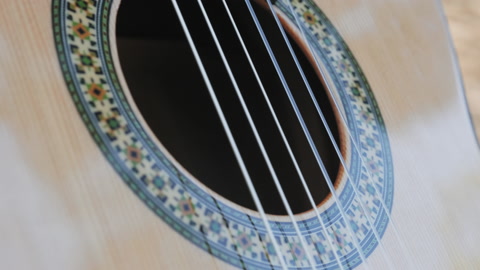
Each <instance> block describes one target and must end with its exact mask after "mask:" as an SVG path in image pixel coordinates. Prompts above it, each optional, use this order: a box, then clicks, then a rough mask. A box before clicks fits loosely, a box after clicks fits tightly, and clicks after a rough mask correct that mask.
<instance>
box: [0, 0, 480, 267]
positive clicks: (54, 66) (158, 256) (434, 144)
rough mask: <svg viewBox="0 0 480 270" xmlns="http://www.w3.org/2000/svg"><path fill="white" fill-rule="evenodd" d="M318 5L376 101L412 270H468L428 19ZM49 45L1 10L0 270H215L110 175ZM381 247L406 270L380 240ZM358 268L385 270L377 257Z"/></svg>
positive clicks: (371, 6) (471, 222) (459, 169)
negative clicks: (390, 157)
mask: <svg viewBox="0 0 480 270" xmlns="http://www.w3.org/2000/svg"><path fill="white" fill-rule="evenodd" d="M317 2H318V3H319V5H320V6H321V7H322V9H324V10H325V12H326V14H327V15H328V16H329V17H330V18H331V19H332V21H333V23H334V24H335V25H336V26H337V27H338V29H339V31H340V33H341V34H342V35H343V36H344V38H345V40H346V41H347V43H348V44H349V46H350V47H351V49H352V51H353V53H354V54H355V55H356V57H357V59H358V61H359V63H360V65H361V66H362V68H363V69H364V71H365V73H366V75H367V77H368V78H369V81H370V83H371V85H372V88H373V89H374V92H375V94H376V96H377V100H378V103H379V106H380V109H381V111H382V113H383V115H384V118H385V124H386V126H387V129H388V131H389V137H390V141H391V146H392V154H393V160H394V167H395V181H396V182H395V184H396V186H395V203H394V208H393V214H392V215H393V220H394V222H395V223H396V225H397V228H398V229H399V233H400V235H401V236H402V239H403V241H404V242H405V244H406V245H407V247H408V249H409V250H410V255H413V257H412V259H411V260H412V261H413V262H414V265H415V266H416V268H418V269H478V268H480V258H479V257H478V254H480V245H478V243H479V242H480V234H478V232H477V231H478V228H479V227H480V220H479V217H478V213H480V197H479V196H478V194H479V193H480V184H479V178H480V171H479V163H480V162H479V161H480V157H479V151H478V148H477V146H476V144H475V139H474V137H473V134H472V132H471V128H470V125H469V121H468V119H467V112H466V109H465V107H464V103H463V96H462V94H461V92H460V83H459V80H458V77H456V76H455V69H454V67H453V58H452V57H450V56H451V55H450V48H449V46H448V45H447V35H446V32H445V31H444V29H443V28H442V27H439V25H441V17H440V16H439V15H438V12H437V9H436V8H437V7H436V6H435V5H434V4H433V1H417V0H410V1H409V0H395V1H385V0H376V1H363V2H359V1H357V0H345V1H317ZM52 41H53V37H52V31H51V24H50V1H47V0H44V1H38V0H21V1H0V149H2V157H1V162H0V171H1V172H2V177H1V184H2V185H1V186H2V188H1V189H0V217H1V219H0V239H1V241H0V269H217V268H221V269H224V268H225V267H227V265H226V264H224V263H222V262H220V261H219V260H216V259H213V258H212V257H210V256H208V254H207V253H206V252H204V251H201V250H200V249H198V248H196V247H194V246H193V245H191V244H190V243H189V242H188V241H186V240H185V239H184V238H183V237H181V236H179V235H177V234H176V233H175V232H173V230H171V229H170V228H169V227H168V226H166V225H165V224H164V223H163V222H162V221H161V220H160V219H159V218H157V217H156V216H155V215H154V214H153V213H151V211H150V210H149V209H147V207H145V206H144V205H143V203H141V202H140V201H139V200H138V199H137V198H136V197H135V196H134V195H133V194H132V192H131V191H130V190H129V189H128V188H127V187H126V186H125V185H124V184H123V183H122V181H121V180H120V179H119V178H118V177H117V175H116V174H115V173H114V171H113V170H112V169H111V168H110V166H109V165H108V163H107V162H106V161H105V159H104V158H103V156H102V155H101V153H100V151H99V150H98V149H97V147H96V146H95V144H94V143H93V141H92V139H91V138H90V136H89V134H88V132H87V131H86V128H85V127H84V125H83V123H82V121H81V120H80V118H79V117H78V115H77V112H76V111H75V108H74V106H73V104H72V101H71V98H70V96H69V95H68V92H67V90H66V89H65V85H64V81H63V78H62V75H61V73H60V70H59V67H58V62H57V58H56V53H55V51H54V46H53V42H52ZM117 64H118V63H117ZM477 89H478V88H477ZM383 243H384V245H385V247H386V251H387V253H388V254H389V256H390V257H391V259H392V260H393V261H394V265H395V266H397V267H398V269H407V264H406V262H407V261H408V259H407V258H406V255H405V254H403V253H402V252H401V251H400V250H399V249H398V239H396V238H395V237H394V235H393V234H392V230H391V227H389V229H388V230H387V232H386V234H385V236H384V239H383ZM369 263H370V267H371V268H372V269H386V268H385V267H386V266H385V259H384V258H383V257H382V256H381V253H380V252H378V251H375V252H374V253H373V255H372V256H371V257H370V258H369Z"/></svg>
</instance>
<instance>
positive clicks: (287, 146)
mask: <svg viewBox="0 0 480 270" xmlns="http://www.w3.org/2000/svg"><path fill="white" fill-rule="evenodd" d="M222 2H223V5H224V7H225V10H226V11H227V14H228V16H229V18H230V21H231V22H232V25H233V28H234V30H235V33H236V35H237V38H238V40H239V41H240V44H241V46H242V49H243V51H244V53H245V55H246V57H247V60H248V62H249V65H250V67H251V69H252V71H253V73H254V76H255V79H256V80H257V83H258V85H259V87H260V90H261V92H262V94H263V97H264V99H265V102H266V103H267V106H268V108H269V110H270V113H271V115H272V116H273V119H274V122H275V124H276V126H277V129H278V131H279V132H280V136H281V138H282V140H283V142H284V144H285V146H286V148H287V152H288V154H289V156H290V159H291V160H292V163H293V165H294V167H295V170H296V172H297V175H298V177H299V178H300V181H301V183H302V185H303V188H304V190H305V192H306V194H307V197H308V200H309V202H310V204H311V206H312V209H313V210H314V212H315V214H316V217H317V219H318V220H319V222H320V226H321V227H322V230H323V231H324V232H325V235H326V238H327V242H328V244H329V247H330V249H331V250H332V252H333V254H334V257H335V260H336V261H337V263H338V265H339V267H340V269H342V270H344V269H345V268H344V267H343V265H342V263H341V261H340V258H339V256H338V253H337V252H335V247H334V245H335V242H334V240H333V238H332V237H331V236H330V234H329V233H328V232H327V230H326V226H325V223H324V222H323V220H322V218H321V215H320V212H319V210H318V208H317V206H316V204H315V201H314V199H313V196H312V194H311V192H310V188H309V187H308V185H307V183H306V181H305V178H304V176H303V173H302V172H301V169H300V167H299V165H298V162H297V159H296V157H295V155H294V154H293V151H292V148H291V146H290V143H289V142H288V139H287V137H286V136H285V132H284V131H283V128H282V125H281V124H280V121H279V119H278V117H277V115H276V112H275V109H274V108H273V106H272V104H271V101H270V98H269V97H268V94H267V93H266V91H265V87H264V85H263V83H262V80H261V78H260V76H259V74H258V72H257V69H256V67H255V65H254V63H253V61H252V58H251V56H250V53H249V51H248V49H247V47H246V45H245V42H244V40H243V38H242V35H241V34H240V31H239V30H238V27H237V24H236V22H235V19H234V18H233V15H232V13H231V11H230V8H229V6H228V4H227V2H226V1H225V0H222ZM319 256H320V257H321V254H319Z"/></svg>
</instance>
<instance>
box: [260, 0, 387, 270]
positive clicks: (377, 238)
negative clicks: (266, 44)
mask: <svg viewBox="0 0 480 270" xmlns="http://www.w3.org/2000/svg"><path fill="white" fill-rule="evenodd" d="M287 2H288V5H289V7H290V11H291V12H292V13H293V16H294V17H295V20H296V23H297V25H298V26H299V28H301V24H300V22H299V19H298V16H296V13H294V10H293V6H292V4H291V2H289V1H287ZM267 3H268V5H269V8H270V10H271V12H272V14H274V16H275V21H276V22H277V25H278V27H279V28H280V31H281V32H282V36H283V38H284V40H285V42H286V44H287V46H288V49H289V51H290V54H291V55H292V57H293V59H294V61H295V64H296V66H297V69H298V70H299V72H300V75H301V76H302V79H303V81H304V84H305V86H306V87H307V90H308V93H309V94H310V97H311V98H312V101H313V103H314V105H315V108H316V110H317V113H318V114H319V116H320V119H321V121H322V123H323V125H324V127H325V129H326V131H327V134H328V137H329V139H330V141H331V142H332V144H333V147H334V148H335V152H336V153H337V155H338V158H339V159H340V162H341V164H342V166H343V168H344V170H345V173H346V175H347V179H349V180H350V181H349V183H350V185H351V187H352V188H353V192H354V194H355V196H357V197H358V200H359V202H360V208H361V210H362V212H363V214H364V215H365V217H366V218H367V222H368V223H369V225H370V227H371V229H372V232H373V234H374V236H375V239H376V240H377V242H378V243H379V244H380V249H381V252H382V255H383V257H384V258H385V260H386V262H387V264H388V265H389V268H390V269H394V266H393V264H392V262H391V259H390V257H389V256H388V255H387V254H386V250H385V247H384V245H383V242H381V241H380V236H379V234H378V230H377V229H376V228H375V227H374V226H373V224H374V223H373V221H372V219H371V216H370V215H369V214H368V212H367V210H366V206H365V203H364V202H363V200H362V198H361V196H360V194H359V192H358V189H357V187H356V186H355V185H354V184H353V179H352V177H351V174H350V171H349V169H348V167H347V165H346V162H345V159H344V158H343V156H342V154H341V152H340V149H339V147H338V144H337V142H336V140H335V138H334V137H333V134H332V131H331V129H330V127H329V125H328V123H327V121H326V119H325V117H324V114H323V112H322V109H321V108H320V106H319V104H318V102H317V100H316V98H315V95H314V94H313V91H312V88H311V86H310V84H309V82H308V80H307V78H306V76H305V73H304V71H303V69H302V67H301V66H300V63H299V62H298V58H297V56H296V54H295V52H294V51H293V48H292V47H291V43H290V41H289V40H288V38H287V35H286V33H285V30H284V29H283V27H282V26H281V24H280V21H279V19H278V15H277V14H276V12H275V10H274V8H273V5H272V4H271V1H270V0H267ZM301 31H302V32H303V29H301ZM303 33H304V32H303ZM304 42H306V43H308V41H307V40H306V39H305V36H304ZM337 110H339V108H337ZM346 128H347V129H348V127H346Z"/></svg>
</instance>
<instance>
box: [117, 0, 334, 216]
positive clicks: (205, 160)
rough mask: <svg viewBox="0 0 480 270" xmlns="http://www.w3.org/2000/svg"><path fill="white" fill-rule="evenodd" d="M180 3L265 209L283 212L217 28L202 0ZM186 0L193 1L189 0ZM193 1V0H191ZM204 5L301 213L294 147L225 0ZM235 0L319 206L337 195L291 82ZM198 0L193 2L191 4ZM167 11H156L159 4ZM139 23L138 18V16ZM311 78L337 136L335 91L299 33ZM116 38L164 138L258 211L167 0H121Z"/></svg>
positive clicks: (320, 139)
mask: <svg viewBox="0 0 480 270" xmlns="http://www.w3.org/2000/svg"><path fill="white" fill-rule="evenodd" d="M184 2H185V3H183V4H181V6H182V10H183V11H184V12H185V14H184V16H185V18H186V20H187V24H188V26H189V28H190V31H191V32H192V34H193V38H194V41H195V43H196V45H197V49H198V50H199V52H200V55H201V58H202V60H203V61H204V64H205V67H206V69H207V72H208V75H209V77H210V79H211V80H212V85H213V88H214V89H215V91H216V94H217V95H218V98H219V101H220V102H221V106H222V108H223V110H224V113H225V115H226V117H227V120H228V123H229V125H230V127H231V129H232V131H233V133H234V137H235V140H236V142H237V143H238V146H239V148H240V151H241V154H242V156H243V158H244V160H245V163H246V165H247V169H248V171H249V172H250V175H251V176H252V180H253V182H254V185H255V188H256V190H257V192H258V194H259V196H260V199H261V202H262V205H263V207H264V208H265V211H266V212H267V213H271V214H279V215H283V214H286V211H285V208H284V206H283V204H282V203H281V200H280V196H279V193H278V191H277V189H276V188H275V185H274V183H273V180H272V176H271V174H270V172H269V170H268V168H267V166H266V163H265V160H264V158H263V156H262V154H261V152H260V148H259V147H258V144H257V141H256V140H255V138H254V136H253V133H252V129H251V128H250V126H249V124H248V122H247V119H246V117H245V113H244V112H243V110H242V108H241V106H240V102H239V99H238V97H237V96H236V93H235V91H234V88H233V85H232V83H231V81H230V78H229V77H228V74H227V72H226V69H225V67H224V64H223V62H222V61H221V58H220V56H219V53H218V51H217V48H216V46H215V44H214V42H213V40H212V38H211V35H210V32H209V31H208V28H207V26H206V24H205V21H204V19H203V17H202V14H201V13H200V10H199V9H198V6H197V4H196V3H195V2H191V1H184ZM187 2H188V4H187ZM190 2H191V3H190ZM218 2H219V3H213V1H209V2H208V3H207V2H206V3H205V6H206V9H207V12H208V13H209V14H210V15H211V17H210V19H211V20H212V23H213V25H214V28H215V31H216V33H217V35H218V37H219V39H220V42H221V43H222V46H223V49H224V51H225V52H226V56H227V58H228V61H229V63H230V65H231V67H232V70H233V72H234V75H235V78H236V80H237V83H238V84H239V86H240V90H241V91H242V94H243V97H244V99H245V101H246V103H247V105H248V108H249V110H250V113H251V114H252V117H253V120H254V122H255V124H256V128H257V129H258V131H259V133H260V135H261V138H262V140H263V143H264V145H265V148H266V150H267V152H268V154H269V157H270V159H271V162H272V164H273V166H274V169H275V171H276V173H277V175H278V178H279V180H280V182H281V184H282V187H283V188H284V191H285V193H286V196H287V198H288V200H289V202H290V205H291V207H292V210H293V211H294V213H301V212H304V211H308V210H310V209H311V208H312V206H311V204H310V203H309V201H308V199H307V196H306V193H305V190H304V188H303V186H302V184H301V182H300V179H299V176H298V174H297V171H296V170H295V167H294V165H293V163H292V160H291V158H290V156H289V154H288V152H287V148H286V147H285V145H284V142H283V140H282V138H281V136H280V133H279V131H278V129H277V127H276V125H275V122H274V120H273V117H272V116H271V114H270V111H269V109H268V107H267V104H266V102H265V99H264V97H263V95H262V93H261V90H260V87H259V85H258V82H257V80H256V79H255V77H254V73H253V72H252V70H251V68H250V65H249V63H248V61H247V58H246V57H245V55H244V53H243V50H242V47H241V45H240V43H239V41H238V39H237V37H236V34H235V32H234V30H233V28H232V25H231V23H230V20H229V18H228V17H227V14H226V13H225V10H224V7H223V5H222V4H221V3H220V1H218ZM234 2H235V1H231V6H232V11H233V12H234V14H233V15H234V17H235V18H236V19H237V23H238V27H239V29H240V31H241V33H242V35H243V38H244V40H245V42H246V44H247V47H248V49H249V52H250V54H251V56H252V58H253V60H254V64H255V67H256V68H257V71H258V73H259V75H260V78H261V79H262V83H263V84H264V87H265V89H266V91H267V93H268V95H269V98H270V100H271V102H272V105H273V107H274V109H275V112H276V114H277V116H278V118H279V120H280V122H281V125H282V127H283V131H284V132H285V134H286V136H287V138H288V141H289V143H290V145H291V147H292V150H293V152H294V156H295V157H296V159H297V161H298V164H299V166H300V168H301V171H302V173H303V175H304V177H305V179H306V181H307V184H308V186H309V188H310V191H311V193H312V195H313V197H314V200H315V202H316V204H320V203H321V202H322V201H324V200H325V199H326V198H327V197H328V196H329V194H330V191H329V189H328V187H327V184H326V179H325V176H324V175H322V172H321V170H320V168H319V166H318V164H317V161H316V160H315V157H314V155H313V152H312V151H311V149H310V146H309V144H308V141H307V140H306V137H305V135H304V133H303V131H302V129H301V126H300V123H299V121H298V119H297V116H296V115H295V113H294V110H293V109H292V106H291V105H290V101H289V100H288V97H287V95H286V94H285V91H284V87H283V86H282V83H281V81H280V79H279V76H278V74H277V73H276V71H275V68H274V66H273V65H272V62H271V60H270V58H269V56H268V53H267V51H266V49H265V47H264V45H263V43H262V41H261V38H260V36H259V34H258V32H257V30H256V28H255V26H254V24H253V22H252V20H251V17H250V16H246V14H248V11H247V9H246V7H245V5H244V4H243V3H242V2H241V1H236V2H238V3H236V2H235V3H234ZM189 6H191V7H189ZM159 10H161V11H162V15H161V16H159V15H158V11H159ZM256 12H257V14H258V15H259V19H260V21H261V23H262V25H263V27H264V30H265V32H266V34H267V35H268V38H269V40H270V44H271V45H272V49H273V50H274V53H275V55H276V56H277V60H278V62H279V64H280V66H281V68H282V71H283V74H284V75H285V78H286V80H287V82H288V85H289V87H290V89H291V90H292V92H293V95H294V98H295V100H296V102H297V105H298V106H299V107H300V111H301V114H302V116H303V118H304V120H305V122H306V124H307V126H308V129H309V131H310V133H311V135H312V137H313V139H314V141H315V144H316V147H317V149H318V151H319V152H320V154H321V156H322V160H323V162H324V164H325V165H326V167H327V170H328V174H329V177H330V179H332V181H336V179H337V175H338V171H339V158H338V156H337V154H336V152H335V150H334V148H333V146H332V142H331V141H330V139H329V137H328V135H327V133H326V130H325V128H324V126H323V124H322V122H321V120H320V118H319V116H318V113H317V111H316V109H315V107H314V104H313V103H312V100H311V98H310V96H309V94H308V92H307V89H306V87H305V84H304V82H303V80H302V78H301V76H300V73H299V72H298V70H297V69H296V66H295V63H294V61H293V59H292V57H291V55H290V53H289V51H288V48H287V46H286V44H285V42H284V40H283V38H282V36H281V33H280V32H279V31H278V28H277V26H276V24H275V22H274V20H273V18H272V17H271V14H270V13H269V11H267V10H264V9H263V8H262V7H260V6H258V7H256ZM132 22H135V23H132ZM291 44H292V45H293V47H294V49H295V52H296V55H297V57H298V58H299V60H300V62H301V65H302V68H303V71H304V72H305V74H306V75H307V78H308V82H309V83H310V86H311V87H312V89H313V90H314V92H315V95H316V99H317V101H318V102H319V103H320V106H321V108H322V111H323V113H324V114H325V117H326V119H327V121H328V124H329V126H330V129H331V130H332V132H333V134H334V137H335V140H336V141H337V142H338V130H337V126H336V121H335V117H334V113H333V111H332V107H331V105H330V102H329V97H328V95H327V94H326V91H325V90H324V89H323V85H322V82H321V79H319V78H318V76H317V74H316V73H315V71H314V70H313V68H312V66H311V64H310V62H309V60H308V59H307V58H306V57H305V56H304V54H303V52H302V51H301V50H300V49H299V47H298V46H297V45H296V43H295V42H294V41H293V40H292V41H291ZM117 46H118V52H119V57H120V62H121V65H122V70H123V73H124V76H125V78H126V80H127V83H128V85H129V88H130V91H131V93H132V96H133V98H134V100H135V102H136V104H137V107H138V108H139V110H140V112H141V113H142V115H143V117H144V118H145V120H146V121H147V123H148V125H149V126H150V128H151V129H152V131H153V132H154V133H155V135H156V136H157V138H158V140H159V141H160V142H161V143H162V144H163V145H164V146H165V147H166V149H167V150H168V151H169V152H170V153H171V154H172V155H173V156H174V157H175V159H176V160H177V161H178V162H179V163H180V164H182V166H183V167H184V168H186V170H187V171H189V172H190V173H191V174H192V175H193V176H195V178H197V179H199V181H201V182H202V183H204V184H205V185H206V186H208V187H209V188H211V189H212V190H214V191H215V192H217V193H219V194H220V195H222V196H224V197H225V198H227V199H229V200H231V201H233V202H235V203H237V204H240V205H242V206H244V207H247V208H250V209H254V210H255V209H256V208H255V205H254V203H253V201H252V199H251V195H250V193H249V191H248V188H247V186H246V183H245V180H244V178H243V176H242V173H241V171H240V169H239V166H238V164H237V161H236V159H235V157H234V155H233V152H232V150H231V147H230V145H229V143H228V140H227V137H226V135H225V132H224V129H223V127H222V125H221V123H220V122H219V117H218V115H217V112H216V111H215V108H214V106H213V103H212V101H211V99H210V96H209V94H208V91H207V89H206V86H205V82H204V80H203V78H202V77H201V75H200V72H199V69H198V66H197V63H196V62H195V60H194V58H193V55H192V53H191V50H190V48H189V46H188V43H187V41H186V39H185V36H184V33H183V30H182V29H181V28H180V25H179V23H178V19H177V17H176V14H175V12H174V10H173V7H172V6H171V3H170V1H154V2H150V1H148V2H147V1H128V0H123V1H122V4H121V6H120V10H119V13H118V16H117Z"/></svg>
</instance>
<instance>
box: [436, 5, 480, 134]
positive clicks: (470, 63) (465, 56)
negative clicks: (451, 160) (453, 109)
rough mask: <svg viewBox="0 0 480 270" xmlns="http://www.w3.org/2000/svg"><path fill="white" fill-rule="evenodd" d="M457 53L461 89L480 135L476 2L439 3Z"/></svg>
mask: <svg viewBox="0 0 480 270" xmlns="http://www.w3.org/2000/svg"><path fill="white" fill-rule="evenodd" d="M443 4H444V7H445V13H446V15H447V17H448V22H449V25H450V30H451V33H452V37H453V40H454V43H455V48H456V50H457V53H458V58H459V62H460V67H461V70H462V75H463V78H464V81H465V90H466V95H467V99H468V103H469V105H470V111H471V113H472V117H473V121H474V123H475V127H476V131H477V134H480V61H478V59H480V49H479V47H478V44H479V42H480V32H479V31H478V29H479V28H480V2H479V1H475V0H465V1H455V0H443Z"/></svg>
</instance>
